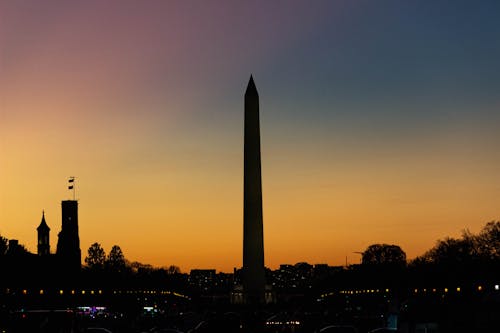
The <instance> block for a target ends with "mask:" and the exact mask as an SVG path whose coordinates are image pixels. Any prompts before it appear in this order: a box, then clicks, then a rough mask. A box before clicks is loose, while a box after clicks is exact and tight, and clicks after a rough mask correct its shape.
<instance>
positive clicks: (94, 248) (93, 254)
mask: <svg viewBox="0 0 500 333" xmlns="http://www.w3.org/2000/svg"><path fill="white" fill-rule="evenodd" d="M87 253H88V255H87V257H86V258H85V264H86V265H87V266H88V267H89V268H90V269H93V270H95V269H103V268H104V264H105V262H106V253H105V252H104V249H103V248H102V246H101V244H99V243H94V244H92V245H90V247H89V249H88V251H87Z"/></svg>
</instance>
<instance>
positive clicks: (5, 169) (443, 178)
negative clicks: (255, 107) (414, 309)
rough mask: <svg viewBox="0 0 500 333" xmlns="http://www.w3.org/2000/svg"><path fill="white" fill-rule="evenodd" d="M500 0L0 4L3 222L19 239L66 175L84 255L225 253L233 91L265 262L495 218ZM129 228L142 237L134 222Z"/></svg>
mask: <svg viewBox="0 0 500 333" xmlns="http://www.w3.org/2000/svg"><path fill="white" fill-rule="evenodd" d="M499 12H500V4H499V3H497V2H494V1H484V2H481V3H480V4H473V3H468V2H462V1H455V2H451V1H443V2H434V3H399V2H395V1H386V2H382V4H381V5H379V4H375V3H371V2H368V1H360V2H357V3H356V4H353V3H350V2H348V1H338V2H326V1H318V2H315V3H313V4H305V3H301V2H293V1H292V2H286V3H284V2H279V1H277V2H273V3H272V4H270V3H266V2H256V3H252V4H232V3H231V2H227V1H215V2H213V3H210V4H205V3H203V4H197V5H195V4H185V3H181V2H169V3H163V2H158V1H151V2H149V3H148V4H147V5H143V6H137V4H135V3H134V2H129V1H121V2H119V3H118V2H107V3H105V4H104V3H101V2H98V1H89V2H86V3H85V4H78V5H74V4H66V3H64V2H59V1H54V2H50V3H48V4H40V3H37V2H35V1H25V2H22V3H10V2H2V3H0V113H1V114H0V117H1V118H0V148H1V155H2V162H1V166H0V167H1V170H0V208H1V209H0V234H1V235H2V236H4V237H7V238H14V239H19V241H20V242H21V243H22V244H24V245H26V246H27V248H28V249H29V250H30V251H31V252H34V253H36V248H37V243H36V240H37V236H36V227H37V226H38V225H39V223H40V216H41V214H42V211H43V210H44V211H45V218H46V222H47V224H48V226H49V227H50V228H51V230H52V235H51V237H50V248H51V249H55V248H56V246H55V243H56V241H57V237H55V233H54V231H55V230H60V225H61V213H60V206H59V203H60V202H61V200H64V199H72V195H71V193H67V192H66V180H67V177H69V176H76V177H77V179H78V185H77V186H78V189H77V191H78V192H77V199H79V228H80V242H81V243H80V244H81V250H82V257H85V255H86V250H87V249H88V247H89V246H90V244H92V243H94V242H99V243H101V244H102V245H103V247H104V248H105V249H106V251H107V252H108V251H109V249H110V248H111V246H112V245H115V244H117V245H120V247H121V248H122V249H123V251H124V254H125V256H126V257H127V258H128V259H130V260H132V261H140V262H144V263H149V264H153V265H155V266H168V265H171V264H173V265H178V266H180V267H181V269H182V270H183V271H189V270H190V269H192V268H216V269H217V270H219V271H226V272H229V271H232V269H233V267H241V265H242V261H241V258H242V236H243V230H242V222H243V214H242V210H243V203H242V199H243V195H242V194H243V181H242V179H243V149H242V147H243V95H244V91H245V86H246V83H247V79H248V77H249V75H250V74H253V75H254V77H255V79H256V81H257V82H258V85H259V93H260V99H261V119H263V121H262V125H261V140H262V186H263V193H264V197H263V215H264V219H265V221H266V223H265V226H264V246H265V249H266V253H265V256H266V257H265V263H266V266H269V267H271V268H276V267H277V266H278V265H279V264H282V263H292V264H293V263H296V262H301V261H305V262H310V263H313V264H314V263H327V264H330V265H342V264H344V263H345V261H346V256H347V257H348V258H347V260H348V261H349V262H350V263H357V262H359V255H358V254H355V253H354V252H359V251H363V250H365V249H366V247H367V246H368V245H370V244H374V243H388V244H397V245H399V246H401V247H402V249H403V250H404V251H405V252H406V253H407V255H408V258H410V259H411V258H414V257H415V256H417V255H420V254H423V252H424V251H426V250H427V249H430V248H431V247H432V246H433V245H434V244H435V242H436V241H437V240H438V239H440V238H443V237H446V236H452V237H453V236H458V235H459V234H460V232H461V230H462V229H464V228H469V229H470V230H471V231H472V232H477V231H479V229H480V228H481V227H482V226H483V225H484V224H485V223H486V222H488V221H491V220H498V219H500V214H499V211H498V202H499V199H500V176H499V175H498V163H499V162H500V152H499V150H498V142H500V132H499V131H498V124H500V115H499V112H498V110H499V107H500V97H499V94H498V91H499V88H500V64H499V62H498V59H499V58H500V41H499V39H498V38H497V36H498V35H499V33H500V27H498V24H497V23H496V18H497V15H496V14H498V13H499ZM139 227H140V229H141V232H140V233H138V228H139Z"/></svg>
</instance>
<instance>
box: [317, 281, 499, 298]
mask: <svg viewBox="0 0 500 333" xmlns="http://www.w3.org/2000/svg"><path fill="white" fill-rule="evenodd" d="M494 289H495V290H496V291H498V290H500V285H498V284H495V285H494ZM455 290H456V291H457V292H460V291H461V290H462V289H461V288H460V287H457V288H456V289H455ZM476 290H477V291H483V290H484V287H483V286H481V285H479V286H477V288H476ZM389 291H390V290H389V289H385V293H388V292H389ZM438 291H443V292H445V293H447V292H449V291H450V289H448V288H443V289H437V288H432V289H427V288H422V289H418V288H415V289H414V290H413V292H414V293H415V294H417V293H426V292H433V293H435V292H438ZM383 292H384V290H383V289H382V290H381V289H362V290H340V291H338V292H333V291H332V292H329V293H325V294H322V295H321V296H320V297H322V298H324V297H328V296H333V295H335V294H341V295H356V294H375V293H383Z"/></svg>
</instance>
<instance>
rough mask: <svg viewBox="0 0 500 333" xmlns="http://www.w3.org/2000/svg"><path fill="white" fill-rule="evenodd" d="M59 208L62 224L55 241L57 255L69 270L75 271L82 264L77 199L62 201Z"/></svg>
mask: <svg viewBox="0 0 500 333" xmlns="http://www.w3.org/2000/svg"><path fill="white" fill-rule="evenodd" d="M61 208H62V226H61V232H60V233H59V239H58V241H57V256H58V257H59V260H60V262H61V264H63V265H65V266H66V267H67V268H68V270H69V271H77V270H79V269H80V268H81V265H82V258H81V250H80V238H79V236H78V201H76V200H65V201H62V202H61Z"/></svg>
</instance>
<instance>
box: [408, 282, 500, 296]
mask: <svg viewBox="0 0 500 333" xmlns="http://www.w3.org/2000/svg"><path fill="white" fill-rule="evenodd" d="M493 288H494V289H495V290H496V291H498V290H500V285H498V284H495V286H494V287H493ZM455 290H456V292H458V293H459V292H461V291H462V288H460V287H457V288H456V289H455ZM476 290H477V291H483V290H484V287H483V286H481V285H479V286H477V287H476ZM438 291H443V292H445V293H447V292H449V291H450V289H448V288H443V289H436V288H432V289H427V288H422V289H417V288H415V290H413V292H414V293H415V294H417V293H426V292H433V293H435V292H438Z"/></svg>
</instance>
